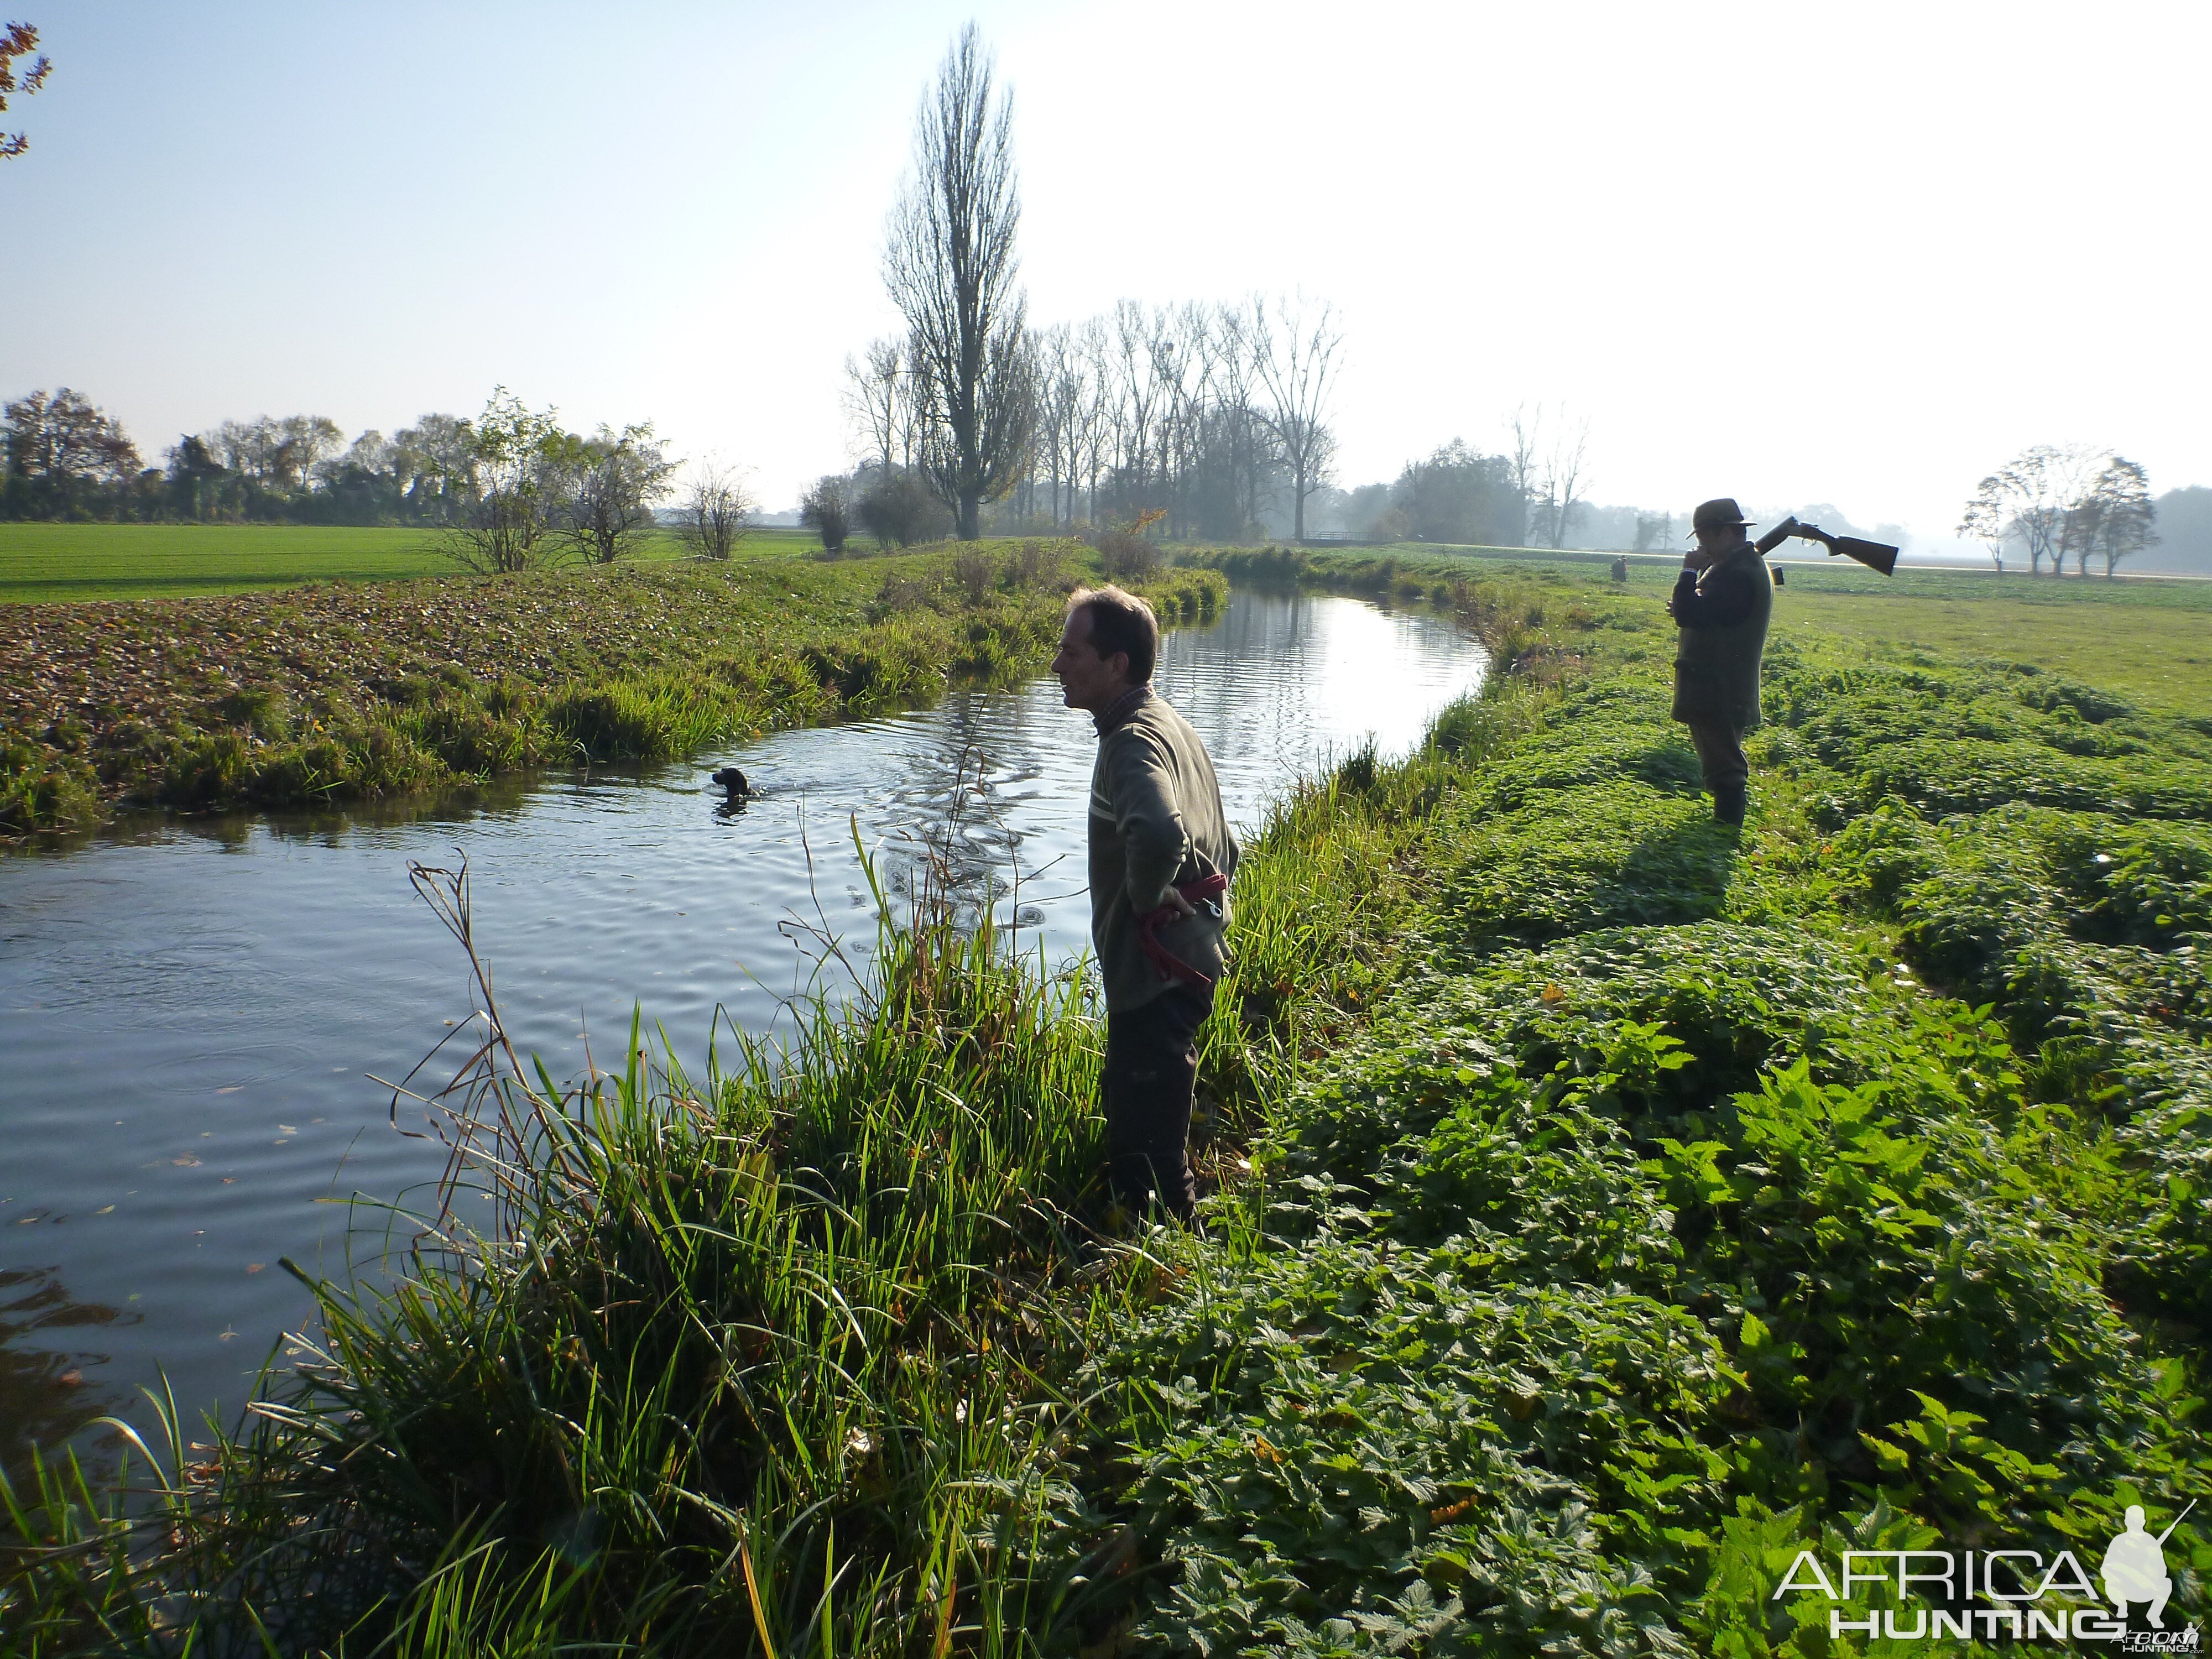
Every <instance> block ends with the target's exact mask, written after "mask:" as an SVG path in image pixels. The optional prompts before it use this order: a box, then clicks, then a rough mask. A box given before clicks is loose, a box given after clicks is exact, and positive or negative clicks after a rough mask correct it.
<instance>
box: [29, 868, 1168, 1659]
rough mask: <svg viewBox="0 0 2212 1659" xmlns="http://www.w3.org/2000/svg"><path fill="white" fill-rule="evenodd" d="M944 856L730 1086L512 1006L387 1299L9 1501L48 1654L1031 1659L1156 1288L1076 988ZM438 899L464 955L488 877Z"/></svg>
mask: <svg viewBox="0 0 2212 1659" xmlns="http://www.w3.org/2000/svg"><path fill="white" fill-rule="evenodd" d="M921 870H922V874H921V878H920V880H919V884H918V885H916V886H915V887H914V889H913V896H912V898H911V899H910V901H909V906H908V911H907V913H906V915H905V916H904V918H903V920H902V921H899V922H897V923H896V925H894V924H891V923H888V922H887V923H886V924H885V925H884V931H883V933H882V934H881V936H880V938H879V939H878V949H877V951H876V952H875V954H874V956H873V957H872V962H871V963H869V964H868V965H866V966H865V967H864V968H862V969H860V973H861V978H860V983H859V986H858V991H857V994H855V995H854V997H853V998H852V999H851V1000H836V999H832V998H829V996H827V995H826V994H825V995H824V996H823V997H822V998H821V999H819V1000H815V1001H813V1002H811V1003H810V1004H806V1005H804V1006H802V1007H801V1008H800V1009H799V1014H800V1021H799V1028H798V1030H797V1032H796V1035H795V1036H794V1037H793V1039H792V1040H791V1041H790V1042H787V1043H786V1044H783V1045H781V1046H776V1047H770V1046H769V1045H768V1044H767V1043H765V1042H763V1041H761V1040H760V1039H757V1038H755V1037H751V1036H745V1035H743V1034H738V1036H735V1037H734V1038H732V1040H731V1042H729V1043H728V1044H727V1045H726V1046H725V1047H723V1048H721V1049H720V1051H719V1052H718V1053H717V1054H715V1055H714V1057H712V1058H710V1060H709V1062H708V1073H707V1074H706V1075H705V1076H704V1077H700V1078H691V1077H688V1076H686V1075H685V1074H684V1073H683V1072H682V1071H681V1070H680V1069H679V1068H678V1067H677V1066H674V1065H673V1064H672V1063H671V1062H669V1061H667V1060H665V1057H664V1058H663V1059H661V1060H658V1061H656V1060H653V1051H652V1049H651V1048H649V1047H648V1044H647V1039H646V1037H645V1035H644V1034H643V1033H642V1031H641V1030H640V1029H639V1028H638V1027H636V1026H635V1025H634V1026H633V1029H632V1030H631V1032H630V1034H629V1043H628V1045H627V1049H626V1052H625V1054H624V1055H623V1058H622V1062H621V1065H620V1067H619V1069H617V1070H615V1071H612V1072H610V1073H599V1074H595V1075H593V1076H592V1078H591V1079H589V1080H587V1081H586V1082H585V1083H584V1084H582V1085H579V1086H577V1087H574V1088H571V1089H568V1090H563V1089H562V1088H561V1087H560V1086H558V1085H556V1084H555V1083H554V1082H553V1080H552V1079H550V1076H548V1075H547V1074H546V1073H545V1072H544V1070H543V1069H542V1067H537V1066H525V1065H524V1064H523V1063H522V1062H521V1061H520V1060H519V1059H518V1058H517V1057H516V1056H515V1055H514V1054H513V1052H512V1050H511V1049H509V1048H507V1044H506V1042H505V1039H504V1036H503V1035H502V1034H501V1032H500V1030H499V1029H498V1027H497V1024H496V1016H495V1015H494V1016H493V1017H492V1018H491V1019H490V1020H489V1021H487V1023H486V1025H485V1028H484V1029H485V1036H484V1039H483V1045H482V1047H481V1048H480V1049H479V1050H478V1052H477V1054H476V1055H475V1057H474V1058H473V1060H471V1063H470V1065H469V1066H466V1067H465V1068H464V1069H463V1073H462V1074H461V1076H459V1078H457V1079H456V1080H455V1084H454V1085H453V1087H452V1088H450V1089H449V1090H447V1091H444V1092H443V1093H442V1094H441V1097H440V1099H441V1103H444V1104H445V1105H447V1107H448V1108H449V1109H451V1111H452V1113H453V1130H452V1133H453V1141H454V1146H455V1149H456V1151H455V1161H454V1164H453V1170H452V1172H451V1175H450V1176H449V1179H448V1182H447V1184H446V1185H445V1186H444V1187H443V1188H441V1191H440V1193H439V1194H438V1200H439V1201H438V1204H437V1206H436V1212H435V1214H432V1215H428V1216H424V1217H422V1218H420V1225H419V1231H418V1232H417V1234H416V1237H415V1238H414V1239H413V1241H412V1243H411V1244H410V1246H409V1247H408V1249H407V1252H406V1255H405V1258H404V1261H402V1262H401V1263H400V1264H399V1265H400V1266H401V1267H403V1268H404V1269H406V1270H405V1271H403V1272H402V1273H401V1274H400V1276H399V1277H398V1279H397V1280H396V1282H394V1283H393V1284H392V1285H391V1287H390V1288H389V1289H388V1290H384V1291H367V1290H361V1289H349V1288H346V1287H342V1286H338V1285H331V1284H326V1283H319V1282H312V1281H311V1283H312V1287H313V1291H314V1293H315V1296H316V1298H317V1303H318V1307H319V1315H320V1331H319V1334H317V1335H316V1337H315V1339H314V1341H313V1347H312V1352H311V1353H310V1355H309V1357H308V1358H307V1360H306V1362H305V1363H303V1364H301V1365H300V1366H299V1367H298V1368H297V1370H296V1371H295V1374H294V1375H292V1376H289V1378H276V1377H271V1378H270V1379H269V1380H268V1384H267V1387H266V1389H265V1391H264V1397H263V1399H262V1400H261V1401H259V1402H258V1403H257V1404H256V1405H255V1406H254V1407H252V1411H251V1412H250V1413H249V1415H248V1417H247V1418H246V1420H245V1421H243V1422H242V1423H241V1424H240V1425H238V1426H237V1427H236V1429H235V1430H234V1431H232V1432H231V1433H228V1434H225V1435H222V1436H221V1437H219V1438H218V1440H217V1443H216V1445H215V1447H214V1449H213V1450H212V1451H211V1452H210V1453H209V1454H208V1455H205V1456H204V1457H197V1456H195V1455H192V1454H191V1453H190V1452H189V1451H188V1450H187V1449H185V1448H187V1447H188V1445H189V1440H188V1437H187V1435H186V1434H185V1432H184V1431H182V1430H181V1429H180V1428H179V1425H176V1424H175V1422H174V1419H173V1411H171V1412H167V1413H164V1419H165V1422H166V1423H167V1431H168V1432H167V1444H166V1446H165V1448H164V1450H163V1453H162V1455H160V1456H155V1455H153V1453H152V1452H151V1451H149V1450H146V1449H144V1448H143V1446H142V1448H141V1450H142V1456H143V1462H144V1465H145V1466H146V1467H149V1468H151V1469H152V1470H153V1471H154V1473H155V1487H154V1489H155V1492H156V1495H157V1499H158V1501H157V1502H156V1503H155V1504H154V1506H153V1507H152V1508H151V1509H149V1510H139V1511H137V1512H135V1513H134V1511H133V1510H132V1508H131V1505H129V1504H126V1503H125V1502H123V1501H121V1500H120V1499H119V1498H117V1497H116V1496H114V1495H113V1494H112V1493H109V1494H102V1493H99V1492H94V1490H93V1489H92V1487H91V1486H90V1485H89V1484H88V1481H87V1480H85V1478H84V1476H83V1475H82V1472H81V1471H80V1470H79V1469H78V1468H76V1465H75V1464H74V1463H72V1462H69V1461H68V1460H67V1459H66V1458H64V1460H63V1461H61V1462H58V1463H56V1462H47V1463H46V1464H45V1465H44V1466H43V1468H42V1469H41V1472H40V1477H39V1479H38V1480H37V1481H36V1483H35V1486H34V1489H33V1490H29V1491H23V1492H9V1494H8V1504H9V1510H10V1514H11V1516H12V1520H13V1523H14V1525H15V1528H16V1529H17V1531H18V1532H19V1533H20V1534H22V1535H23V1536H25V1537H27V1538H29V1539H33V1540H35V1541H38V1547H37V1548H36V1549H35V1550H33V1552H31V1553H30V1554H29V1556H28V1557H27V1559H28V1562H29V1565H31V1567H32V1571H28V1572H27V1573H24V1574H21V1576H18V1577H15V1579H14V1580H13V1582H12V1584H11V1594H12V1595H14V1596H15V1602H14V1604H13V1605H11V1606H10V1607H9V1611H8V1613H7V1614H6V1615H5V1625H4V1628H6V1629H7V1630H8V1631H9V1632H10V1633H11V1634H12V1636H13V1637H14V1638H15V1641H16V1642H17V1644H18V1645H19V1648H20V1650H23V1651H27V1652H32V1653H62V1652H88V1651H102V1650H105V1651H140V1650H154V1649H155V1648H157V1647H160V1646H161V1645H162V1644H164V1643H165V1642H166V1641H168V1640H170V1639H172V1638H178V1639H181V1635H182V1633H183V1632H192V1633H193V1639H194V1640H195V1641H196V1642H197V1643H198V1644H200V1645H202V1646H203V1647H211V1648H212V1649H213V1650H228V1649H229V1648H232V1647H238V1648H241V1649H250V1648H252V1647H253V1646H254V1645H255V1644H260V1643H263V1642H266V1643H268V1644H270V1646H271V1649H272V1650H275V1651H281V1652H313V1651H324V1650H327V1651H331V1652H345V1653H370V1652H383V1651H392V1652H404V1653H442V1652H453V1653H462V1652H466V1653H470V1654H472V1655H474V1654H487V1653H525V1652H539V1651H552V1650H575V1648H576V1644H587V1645H590V1646H592V1648H593V1650H599V1651H612V1650H632V1649H643V1648H650V1649H652V1650H656V1651H668V1652H705V1651H716V1652H720V1651H732V1652H734V1651H743V1650H746V1649H747V1648H748V1647H753V1648H757V1650H762V1651H769V1652H774V1653H776V1654H779V1655H802V1654H814V1653H824V1654H828V1653H849V1652H882V1653H890V1652H899V1653H911V1652H919V1651H928V1652H933V1653H938V1654H942V1653H944V1652H945V1651H946V1650H947V1649H948V1647H949V1646H950V1645H951V1644H954V1643H955V1642H957V1645H958V1646H959V1648H960V1650H962V1651H963V1652H965V1651H983V1652H996V1651H1012V1650H1020V1649H1022V1648H1024V1645H1025V1644H1026V1643H1027V1642H1028V1640H1029V1633H1030V1632H1034V1631H1036V1630H1037V1629H1039V1628H1042V1627H1044V1626H1049V1625H1050V1624H1051V1622H1052V1620H1053V1618H1054V1611H1055V1607H1054V1601H1055V1597H1056V1596H1057V1595H1060V1594H1061V1593H1063V1591H1064V1589H1065V1587H1064V1586H1062V1587H1055V1586H1054V1585H1052V1584H1050V1583H1043V1582H1039V1581H1036V1580H1033V1579H1032V1578H1030V1577H1023V1576H1010V1575H1009V1574H1008V1573H1007V1572H1006V1571H1004V1568H1003V1565H1002V1564H1003V1563H1004V1562H1006V1561H1007V1560H1010V1559H1016V1558H1018V1557H1022V1556H1024V1555H1027V1554H1029V1553H1034V1549H1035V1547H1036V1539H1035V1538H1033V1537H1025V1536H1024V1535H1023V1534H1024V1529H1025V1528H1027V1529H1032V1530H1033V1529H1034V1528H1036V1526H1037V1525H1038V1524H1039V1522H1038V1516H1040V1515H1041V1514H1042V1507H1043V1506H1042V1504H1041V1503H1040V1501H1039V1493H1038V1491H1037V1487H1038V1482H1039V1473H1038V1472H1039V1470H1040V1468H1042V1464H1043V1462H1044V1460H1043V1458H1042V1450H1043V1449H1044V1447H1045V1446H1046V1444H1047V1443H1048V1442H1050V1441H1051V1440H1052V1439H1053V1438H1054V1436H1055V1435H1057V1434H1059V1433H1060V1431H1061V1425H1062V1422H1063V1419H1065V1417H1066V1414H1067V1407H1068V1404H1069V1402H1068V1400H1067V1398H1066V1394H1065V1384H1066V1380H1067V1377H1068V1375H1069V1373H1070V1370H1071V1360H1072V1358H1073V1356H1075V1355H1079V1354H1080V1353H1081V1352H1084V1351H1085V1349H1086V1348H1087V1347H1088V1346H1091V1342H1092V1341H1093V1340H1096V1339H1097V1337H1098V1336H1099V1335H1100V1334H1103V1332H1104V1331H1105V1330H1106V1329H1107V1328H1109V1323H1110V1322H1111V1321H1112V1319H1113V1318H1114V1317H1115V1315H1116V1313H1117V1310H1119V1309H1121V1307H1123V1306H1124V1305H1125V1304H1126V1303H1127V1300H1128V1298H1129V1297H1131V1295H1132V1294H1133V1293H1134V1292H1135V1291H1138V1290H1139V1289H1141V1288H1142V1287H1144V1286H1146V1285H1150V1284H1152V1281H1153V1279H1154V1276H1155V1275H1156V1274H1157V1273H1160V1272H1162V1271H1164V1269H1163V1267H1161V1264H1160V1263H1159V1262H1158V1261H1156V1260H1155V1259H1153V1258H1152V1256H1149V1255H1146V1253H1145V1252H1144V1251H1143V1250H1141V1249H1133V1248H1125V1247H1119V1246H1111V1245H1108V1244H1105V1243H1102V1241H1101V1240H1100V1239H1099V1238H1098V1237H1097V1236H1096V1235H1095V1234H1094V1233H1093V1232H1092V1231H1091V1227H1090V1225H1088V1223H1087V1221H1086V1217H1087V1216H1088V1215H1089V1214H1090V1212H1092V1211H1093V1210H1095V1208H1096V1206H1097V1194H1096V1192H1095V1190H1094V1186H1095V1176H1096V1175H1097V1170H1098V1168H1099V1165H1100V1163H1101V1143H1100V1126H1099V1122H1098V1120H1097V1113H1096V1108H1095V1099H1096V1092H1097V1068H1098V1064H1099V1058H1100V1037H1099V1031H1098V1027H1097V1024H1096V1023H1095V1022H1094V1021H1093V1020H1091V1018H1087V1017H1086V1015H1085V1010H1084V1008H1083V1007H1082V1006H1081V1004H1080V1002H1079V997H1080V992H1079V989H1078V988H1077V987H1076V986H1075V985H1074V984H1073V983H1072V982H1071V981H1067V980H1066V979H1048V978H1046V977H1045V976H1043V975H1042V972H1041V970H1040V969H1039V967H1038V966H1037V965H1036V964H1032V963H1024V962H1021V961H1018V960H1016V959H1014V958H1012V957H1011V956H1010V955H1009V953H1008V950H1007V945H1006V939H1004V937H1002V936H1001V935H1000V933H999V932H998V931H997V930H996V928H995V927H994V925H993V924H992V922H991V921H990V919H989V917H988V915H984V916H983V918H982V919H981V925H980V926H976V925H973V918H972V916H971V915H969V913H967V912H965V911H963V908H962V907H961V906H960V905H959V904H958V903H957V902H955V900H954V898H953V896H952V895H951V889H950V886H949V884H947V882H946V881H945V879H944V875H945V866H944V865H943V864H942V863H941V862H940V861H935V860H924V861H923V863H922V865H921ZM418 880H419V881H421V882H422V883H423V884H426V885H427V886H428V889H429V890H430V891H431V893H432V894H433V896H435V897H436V898H437V899H438V901H439V902H440V903H441V908H442V909H443V910H444V912H445V914H446V915H447V919H448V921H450V922H451V923H452V924H453V926H454V927H455V930H456V932H457V933H458V934H459V936H460V937H461V938H462V939H463V941H464V943H465V942H466V939H467V925H468V924H467V899H466V889H465V874H462V875H455V876H453V877H447V875H446V874H445V872H418ZM878 901H879V902H880V903H883V904H884V913H885V914H886V915H889V914H890V905H889V903H888V901H886V900H885V899H884V894H883V892H882V890H881V889H880V888H878ZM486 1006H487V1007H490V1006H493V1005H491V1004H489V1001H488V1000H487V1003H486ZM478 1211H481V1212H482V1214H481V1215H480V1216H479V1215H478V1214H477V1212H478ZM410 1264H411V1265H410ZM287 1265H288V1266H289V1264H287ZM295 1271H296V1269H295ZM17 1565H19V1566H21V1565H24V1560H23V1559H19V1561H18V1564H17Z"/></svg>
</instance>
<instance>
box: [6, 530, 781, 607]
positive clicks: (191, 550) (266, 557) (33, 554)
mask: <svg viewBox="0 0 2212 1659" xmlns="http://www.w3.org/2000/svg"><path fill="white" fill-rule="evenodd" d="M821 545H822V541H821V538H819V537H818V536H817V535H815V534H814V532H811V531H809V530H783V529H775V530H756V531H754V532H751V533H750V534H749V535H748V536H747V537H746V538H745V539H744V541H743V542H742V543H740V544H739V549H740V551H741V553H742V554H744V555H747V556H755V557H757V556H761V555H763V554H773V553H783V554H802V553H808V552H812V551H816V550H819V549H820V547H821ZM686 556H687V555H686V553H685V551H684V545H683V544H682V543H681V542H679V541H678V539H677V538H675V537H674V536H673V535H672V534H667V533H663V534H660V535H658V536H656V537H655V538H653V541H652V542H651V543H650V544H648V545H647V549H646V550H645V552H644V553H643V554H642V555H641V561H642V562H652V561H657V560H665V559H680V558H684V557H686ZM456 568H457V567H456V566H455V565H454V563H453V561H452V560H451V559H448V558H446V557H444V556H442V555H441V554H440V553H439V551H438V548H437V532H435V531H434V530H429V529H425V528H422V527H419V526H418V527H416V528H411V529H388V528H382V527H359V526H322V525H258V524H0V600H5V599H186V598H191V597H194V596H197V595H203V594H210V593H248V592H255V591H256V590H258V589H262V588H270V587H291V586H296V585H298V584H299V583H301V582H327V581H343V582H378V581H398V580H405V579H407V578H409V577H414V576H445V575H452V574H455V571H456Z"/></svg>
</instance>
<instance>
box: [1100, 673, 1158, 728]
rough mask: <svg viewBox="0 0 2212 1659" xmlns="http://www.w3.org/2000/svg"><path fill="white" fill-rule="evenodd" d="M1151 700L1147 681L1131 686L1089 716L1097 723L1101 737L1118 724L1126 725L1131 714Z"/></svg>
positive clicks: (1150, 687)
mask: <svg viewBox="0 0 2212 1659" xmlns="http://www.w3.org/2000/svg"><path fill="white" fill-rule="evenodd" d="M1151 701H1152V685H1151V684H1150V683H1149V682H1147V683H1146V684H1143V685H1133V686H1131V687H1130V688H1129V689H1128V690H1127V691H1124V692H1123V693H1122V694H1121V696H1118V697H1116V698H1115V699H1114V701H1113V702H1109V703H1108V704H1107V705H1106V707H1105V708H1102V709H1100V710H1099V711H1098V713H1097V714H1094V715H1092V716H1091V719H1092V720H1094V721H1095V722H1096V723H1097V726H1098V735H1099V736H1100V737H1102V738H1103V737H1104V736H1106V734H1107V733H1108V732H1112V731H1114V730H1115V729H1116V728H1118V727H1120V726H1127V724H1128V723H1129V720H1130V718H1131V716H1133V715H1134V714H1136V712H1137V711H1138V710H1139V708H1143V707H1144V706H1145V705H1146V703H1148V702H1151Z"/></svg>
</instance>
